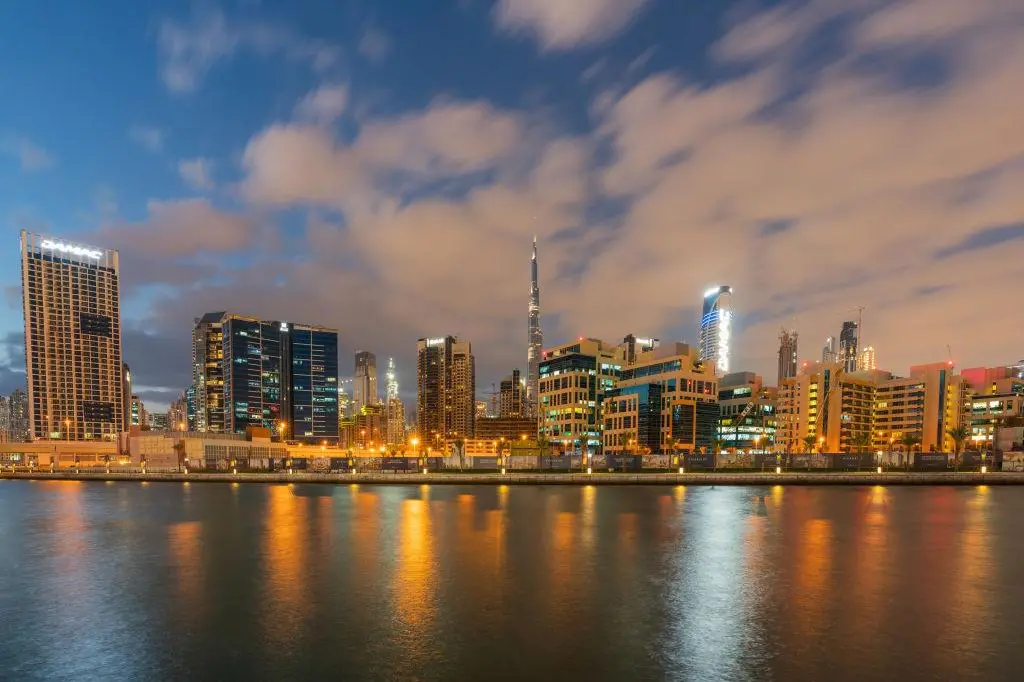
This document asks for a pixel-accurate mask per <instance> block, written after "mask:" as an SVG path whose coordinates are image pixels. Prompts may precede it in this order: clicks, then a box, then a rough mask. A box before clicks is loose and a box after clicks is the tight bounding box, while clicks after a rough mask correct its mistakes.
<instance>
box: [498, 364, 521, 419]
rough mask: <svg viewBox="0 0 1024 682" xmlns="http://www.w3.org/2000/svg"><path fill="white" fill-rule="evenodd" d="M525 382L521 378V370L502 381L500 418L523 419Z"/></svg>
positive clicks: (499, 403)
mask: <svg viewBox="0 0 1024 682" xmlns="http://www.w3.org/2000/svg"><path fill="white" fill-rule="evenodd" d="M523 409H524V405H523V382H522V380H521V379H520V378H519V370H518V369H514V370H512V374H510V375H509V376H507V377H505V378H504V379H502V380H501V392H500V393H499V399H498V416H499V417H522V416H524V415H523Z"/></svg>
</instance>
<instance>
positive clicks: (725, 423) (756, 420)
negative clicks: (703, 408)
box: [718, 372, 792, 452]
mask: <svg viewBox="0 0 1024 682" xmlns="http://www.w3.org/2000/svg"><path fill="white" fill-rule="evenodd" d="M786 378H787V379H790V378H792V377H786ZM778 398H779V390H778V388H776V387H773V386H765V385H764V380H763V379H762V378H761V377H760V376H758V375H757V374H754V373H753V372H734V373H732V374H727V375H725V376H724V377H722V379H721V381H719V382H718V404H719V408H720V415H719V421H718V440H719V442H720V444H721V446H722V447H723V448H724V449H727V450H732V451H743V452H750V451H756V450H769V449H771V448H772V447H773V446H774V444H775V430H776V426H777V419H776V413H775V412H776V406H777V403H778Z"/></svg>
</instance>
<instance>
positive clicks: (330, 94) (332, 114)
mask: <svg viewBox="0 0 1024 682" xmlns="http://www.w3.org/2000/svg"><path fill="white" fill-rule="evenodd" d="M347 105H348V88H347V87H346V86H344V85H324V86H321V87H320V88H318V89H316V90H314V91H313V92H311V93H309V94H308V95H306V96H305V97H304V98H303V99H302V101H300V102H299V103H298V104H297V105H296V107H295V115H296V117H298V118H299V119H300V120H302V121H309V122H313V123H320V124H328V123H333V122H334V121H336V120H337V119H338V117H339V116H341V115H342V114H343V113H345V107H346V106H347Z"/></svg>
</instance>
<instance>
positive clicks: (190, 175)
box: [178, 158, 214, 190]
mask: <svg viewBox="0 0 1024 682" xmlns="http://www.w3.org/2000/svg"><path fill="white" fill-rule="evenodd" d="M213 165H214V162H213V161H212V160H211V159H204V158H197V159H183V160H181V161H179V162H178V174H179V175H181V179H182V180H184V181H185V183H186V184H187V185H188V186H189V187H191V188H192V189H197V190H210V189H213V188H214V181H213V177H212V173H213Z"/></svg>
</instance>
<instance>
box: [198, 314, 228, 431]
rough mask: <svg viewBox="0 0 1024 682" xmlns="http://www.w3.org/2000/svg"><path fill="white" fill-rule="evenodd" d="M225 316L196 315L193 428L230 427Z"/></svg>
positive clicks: (203, 429)
mask: <svg viewBox="0 0 1024 682" xmlns="http://www.w3.org/2000/svg"><path fill="white" fill-rule="evenodd" d="M225 317H227V313H225V312H219V313H207V314H206V315H203V316H202V317H197V318H196V319H195V326H194V327H193V329H192V389H193V402H194V406H193V410H194V418H193V421H194V423H193V424H192V427H191V429H190V430H193V431H202V432H210V433H224V432H225V431H227V430H228V429H227V414H226V412H225V409H226V408H225V402H224V390H225V389H224V378H225V377H224V370H225V363H224V328H223V320H224V318H225Z"/></svg>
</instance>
